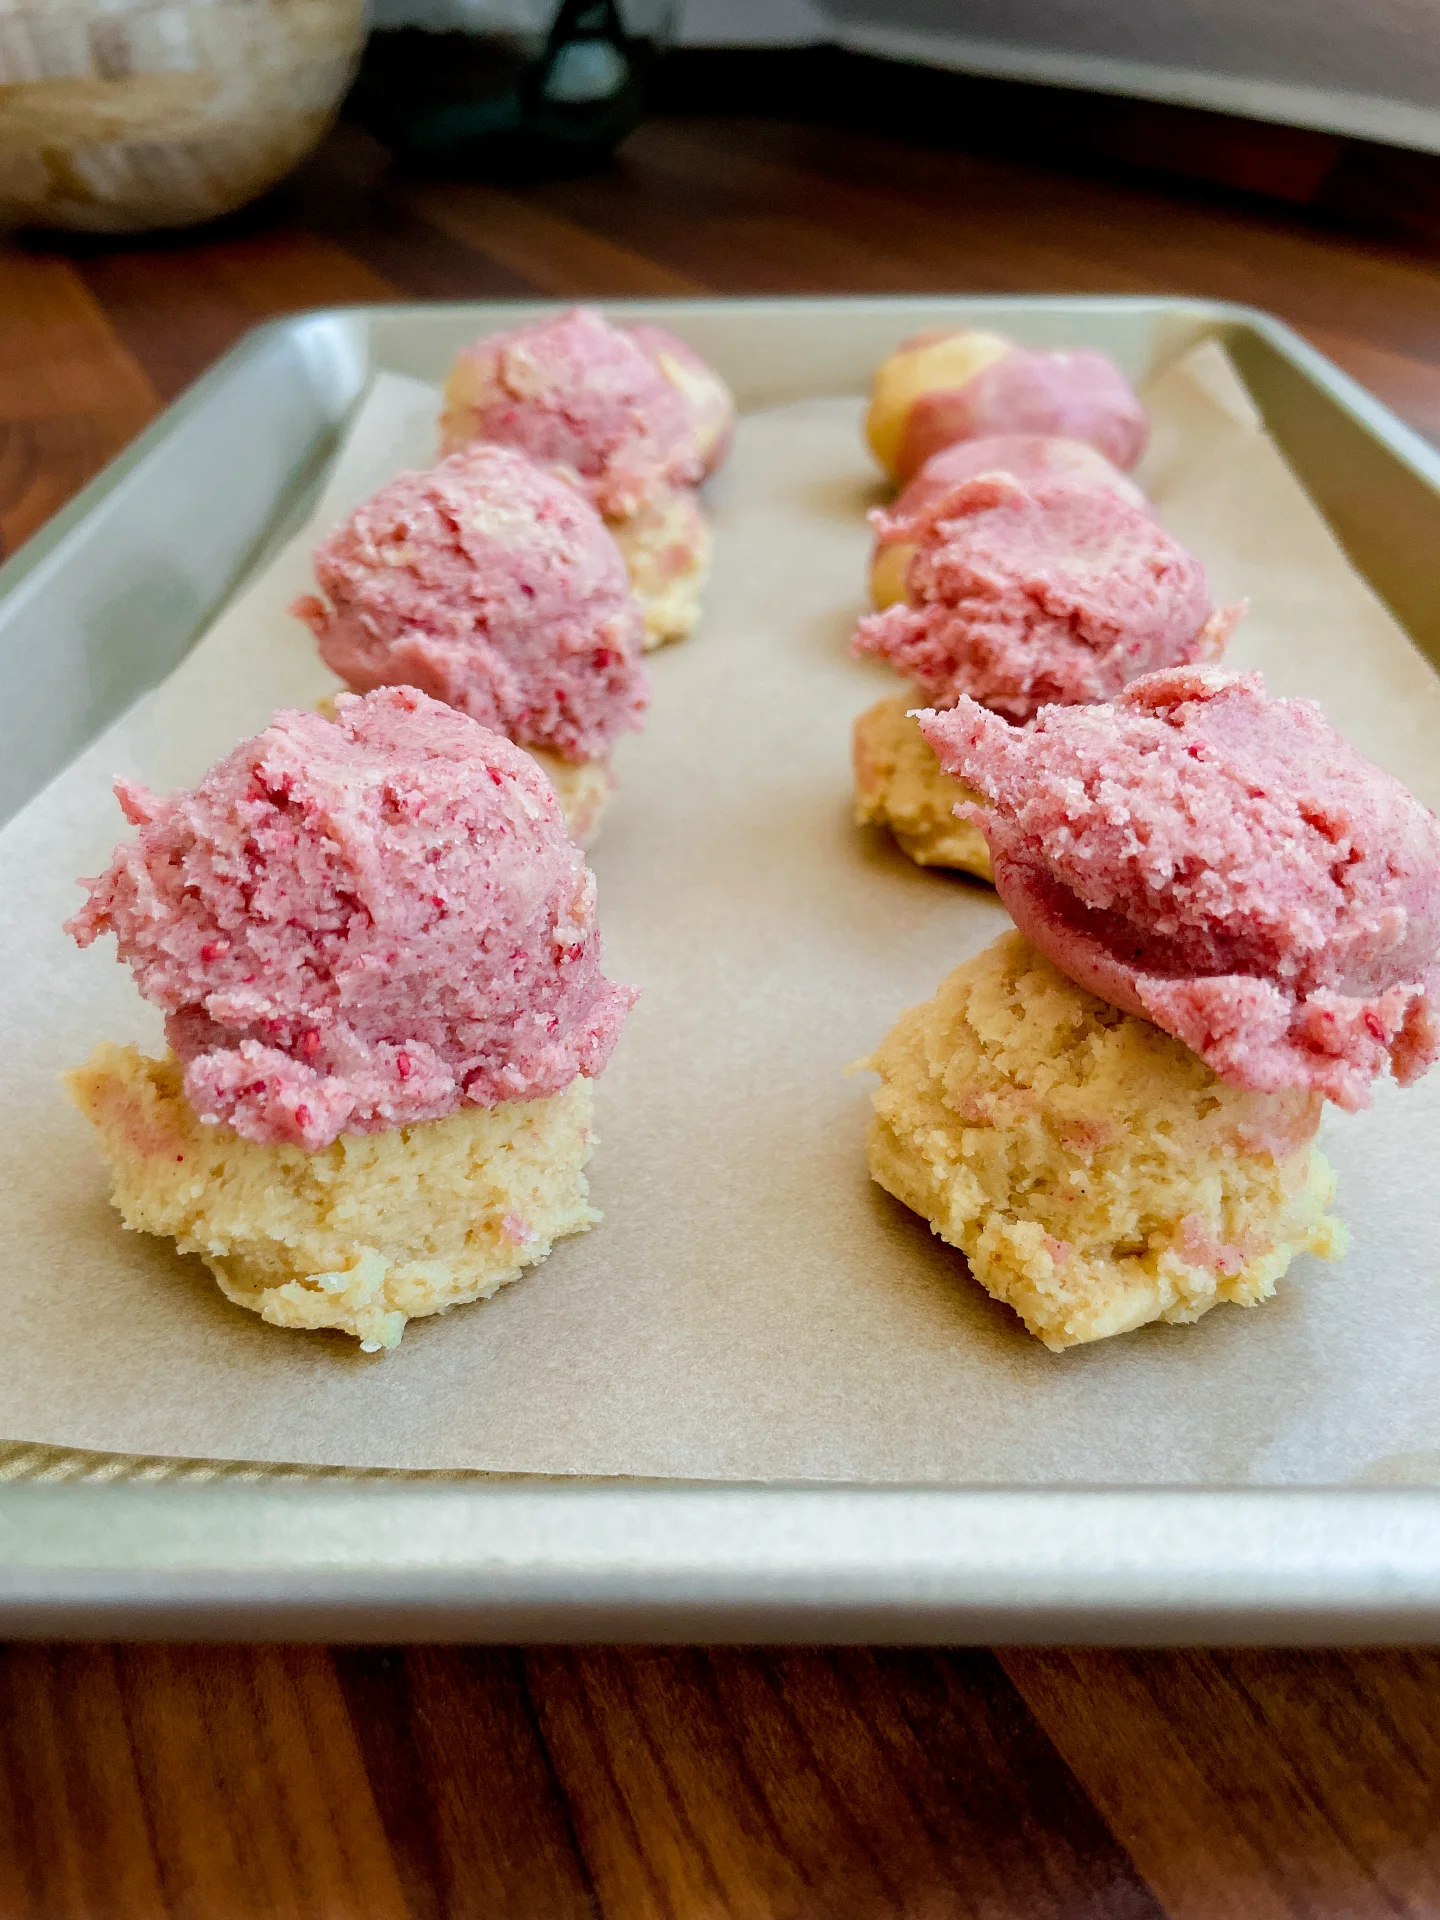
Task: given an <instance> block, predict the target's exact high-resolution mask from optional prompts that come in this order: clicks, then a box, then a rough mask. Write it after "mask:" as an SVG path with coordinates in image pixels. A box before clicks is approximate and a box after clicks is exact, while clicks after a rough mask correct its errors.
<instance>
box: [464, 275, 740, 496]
mask: <svg viewBox="0 0 1440 1920" xmlns="http://www.w3.org/2000/svg"><path fill="white" fill-rule="evenodd" d="M440 428H441V434H442V436H443V451H444V452H445V453H447V454H448V453H455V452H457V451H458V450H459V449H460V448H461V447H463V446H467V445H469V443H470V442H471V441H472V440H493V441H496V442H498V443H499V444H500V445H502V446H508V447H518V448H519V449H520V450H521V452H523V453H528V454H529V455H530V457H531V458H532V459H533V460H538V461H539V462H541V464H542V465H546V466H559V467H563V468H565V469H566V470H567V471H568V472H569V473H571V474H573V475H574V477H575V480H576V482H577V484H578V485H579V486H580V487H581V488H582V489H583V491H584V492H585V494H586V495H587V496H588V498H589V499H590V500H591V501H592V503H593V504H594V505H595V506H596V507H597V508H598V509H599V511H600V512H601V513H603V514H605V515H606V516H607V517H608V518H611V519H620V518H624V517H625V516H627V515H629V514H632V513H634V512H636V511H637V510H638V509H639V508H640V507H642V506H644V505H646V504H647V503H648V502H650V501H652V500H654V499H655V497H656V496H657V495H658V494H659V493H660V492H661V491H662V490H663V489H664V488H666V487H672V486H678V487H687V486H694V485H696V484H697V483H698V482H699V481H700V479H701V477H702V463H701V460H700V456H699V454H698V452H697V451H696V444H695V427H694V421H693V418H692V415H691V411H690V408H689V406H688V405H687V404H686V401H685V400H684V398H683V397H682V395H681V394H680V392H679V390H678V389H677V388H676V387H674V386H672V385H671V383H670V382H669V381H668V380H667V379H666V378H665V376H664V375H663V374H662V373H661V371H660V369H659V368H658V367H657V366H656V364H655V362H654V361H653V360H652V359H651V357H650V355H649V354H648V353H647V352H646V351H645V349H644V348H643V347H642V346H641V345H640V344H639V343H638V342H637V341H635V340H633V339H632V338H631V337H630V335H629V334H628V333H626V332H625V331H624V330H623V329H621V328H619V327H612V326H611V325H610V323H609V322H608V321H607V320H606V319H604V318H603V316H602V315H600V314H599V313H597V312H595V310H594V309H593V308H591V307H575V308H573V309H572V310H571V311H570V312H569V313H563V314H559V315H557V316H556V317H555V318H554V319H550V320H536V321H532V322H531V323H530V324H529V325H528V326H524V327H516V328H514V329H512V330H511V331H509V332H506V333H494V334H490V335H488V336H487V337H486V338H485V339H483V340H477V341H476V342H475V344H474V345H473V346H470V347H466V348H465V349H464V350H463V351H462V352H461V353H460V354H459V355H458V356H457V358H456V361H455V364H454V366H453V367H452V368H451V370H450V377H449V380H448V381H447V382H446V387H445V411H444V412H443V413H442V415H441V417H440Z"/></svg>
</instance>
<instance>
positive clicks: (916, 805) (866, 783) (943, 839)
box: [852, 694, 993, 880]
mask: <svg viewBox="0 0 1440 1920" xmlns="http://www.w3.org/2000/svg"><path fill="white" fill-rule="evenodd" d="M915 704H916V702H915V699H914V698H913V697H911V696H908V695H904V694H902V695H900V696H899V697H897V698H895V699H891V700H880V701H877V702H876V704H875V705H874V706H873V707H870V708H868V709H867V710H866V711H865V712H864V713H862V714H861V715H860V717H859V719H858V720H857V721H856V722H855V731H854V735H853V741H852V746H853V756H854V762H855V821H856V824H857V826H862V827H867V826H878V827H888V828H889V829H890V831H891V833H892V834H893V835H894V836H895V841H896V844H897V845H898V846H899V847H900V849H901V851H902V852H904V853H908V854H909V856H910V858H911V859H912V860H913V861H915V863H916V864H917V865H918V866H922V867H954V868H956V869H958V870H959V871H960V872H962V873H973V874H974V875H975V876H976V877H977V878H978V879H980V880H990V879H992V878H993V875H992V873H991V869H990V849H989V847H987V846H986V844H985V836H984V834H983V833H981V831H980V829H979V827H977V826H976V825H975V823H974V821H973V820H957V819H956V818H955V808H956V807H957V806H958V805H959V804H960V802H961V801H962V800H978V799H979V798H980V796H979V794H977V793H972V792H971V791H970V789H969V788H968V787H966V786H962V785H961V783H960V782H959V781H958V780H952V779H951V777H950V775H949V774H948V773H946V772H945V771H944V769H943V768H942V767H941V765H940V762H939V761H938V760H937V759H936V757H935V749H934V748H933V747H932V746H931V745H930V743H929V742H928V741H927V740H926V738H925V736H924V734H923V733H921V731H920V728H919V726H918V725H917V724H916V722H915V721H914V720H912V719H911V717H910V709H911V708H912V707H913V706H914V705H915Z"/></svg>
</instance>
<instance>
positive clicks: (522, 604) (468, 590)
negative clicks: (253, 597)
mask: <svg viewBox="0 0 1440 1920" xmlns="http://www.w3.org/2000/svg"><path fill="white" fill-rule="evenodd" d="M315 577H316V580H317V582H318V583H319V586H320V590H321V592H322V594H323V595H324V596H325V597H324V599H323V600H322V599H316V598H315V596H314V595H307V596H305V597H304V598H303V599H301V600H297V601H296V603H295V605H294V607H293V609H292V611H293V612H294V613H296V614H298V615H299V617H300V618H301V619H303V620H305V621H306V622H307V624H308V625H309V626H310V628H311V630H312V631H313V632H314V634H315V637H316V639H317V640H318V642H319V645H320V654H321V658H322V659H323V660H324V661H325V664H326V665H327V666H328V667H330V668H331V670H332V671H333V672H335V673H338V674H339V676H340V678H341V679H342V680H344V681H345V682H346V684H347V685H348V686H349V687H351V688H352V689H353V690H354V691H355V692H357V693H366V692H369V691H370V689H371V688H373V687H381V686H413V687H419V688H420V690H421V692H422V693H428V694H430V695H431V697H432V698H434V699H436V700H443V701H444V702H445V703H446V705H447V706H452V707H458V708H459V709H460V710H461V712H462V713H468V714H469V715H470V717H471V719H472V720H478V721H479V722H480V724H481V725H482V726H486V727H492V728H493V729H494V730H495V731H496V732H497V733H503V734H504V735H505V736H506V737H507V739H510V740H514V741H516V742H518V743H519V744H520V745H521V746H527V747H542V748H544V749H545V750H546V751H548V752H551V753H557V754H559V755H560V756H561V757H562V758H564V759H566V760H572V761H577V760H601V759H605V758H608V756H609V754H610V752H611V749H612V748H613V747H614V744H615V741H616V739H617V738H618V737H619V736H620V735H621V734H622V733H624V732H626V731H627V730H630V729H638V728H639V727H640V725H641V724H642V721H643V718H644V713H645V709H646V706H647V704H648V702H649V698H650V681H649V676H648V674H647V673H646V670H645V668H644V666H643V665H642V664H641V653H642V647H643V642H644V618H643V615H642V614H641V611H640V607H639V605H638V603H637V602H636V600H635V597H634V595H633V594H632V593H631V591H630V580H629V576H628V574H627V573H626V570H625V563H624V561H623V560H622V559H621V557H620V551H619V549H618V548H617V547H616V545H615V542H614V540H613V539H612V538H611V536H610V534H609V532H608V531H607V530H606V527H605V524H604V522H603V521H602V520H601V518H600V516H599V514H598V513H596V511H595V509H594V508H593V507H592V506H591V505H590V504H589V502H588V501H587V500H585V499H584V498H582V496H581V495H580V494H578V493H577V492H576V491H575V489H574V488H573V487H570V486H567V485H566V484H565V482H564V481H563V480H560V479H558V478H556V476H555V475H554V474H552V473H548V472H546V471H545V469H544V468H542V467H538V466H536V464H535V463H534V461H533V460H530V459H528V458H527V457H526V456H525V455H524V454H522V453H517V452H515V451H514V450H513V449H511V448H507V447H494V446H487V445H483V444H481V445H475V446H471V447H466V448H465V449H463V450H462V451H461V452H460V453H457V454H453V455H452V456H451V457H450V458H449V459H448V460H443V461H442V462H441V463H440V465H439V466H438V467H434V468H432V469H431V470H430V471H429V472H427V473H402V474H401V475H400V476H399V478H398V479H396V480H392V481H391V482H390V484H389V485H388V486H385V487H382V488H381V489H380V491H379V492H378V493H377V494H375V495H373V496H372V498H370V499H369V500H367V501H366V502H365V503H364V505H363V506H361V507H358V508H357V509H356V510H355V512H354V513H353V514H351V516H350V518H349V519H348V520H347V521H346V522H345V523H344V524H343V525H342V526H340V527H337V528H336V530H335V532H334V533H332V534H331V535H330V536H329V538H328V539H326V540H325V541H323V542H322V543H321V545H320V546H319V547H317V548H316V551H315Z"/></svg>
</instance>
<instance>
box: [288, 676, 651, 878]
mask: <svg viewBox="0 0 1440 1920" xmlns="http://www.w3.org/2000/svg"><path fill="white" fill-rule="evenodd" d="M315 711H316V712H317V713H321V714H323V715H324V716H325V718H326V719H327V720H333V719H334V718H335V696H334V695H333V694H329V693H327V694H326V695H325V697H324V699H323V700H317V701H316V702H315ZM521 752H522V753H528V754H529V756H530V758H531V759H532V760H533V761H534V762H535V764H536V766H537V767H539V769H540V771H541V772H542V773H543V774H544V776H545V778H546V779H547V780H548V781H549V782H550V784H551V786H552V787H553V788H554V789H555V798H556V799H557V800H558V801H559V802H560V812H561V813H562V815H563V816H564V819H565V831H566V832H567V833H568V834H569V835H570V838H571V839H572V840H573V841H574V842H575V844H576V846H577V847H588V846H589V845H590V843H591V841H592V840H593V839H594V838H595V835H596V833H597V832H598V830H599V826H600V816H601V814H602V813H603V812H604V811H605V807H606V803H607V802H608V801H609V798H610V796H611V794H612V793H613V792H614V791H615V776H614V774H613V773H612V772H611V771H610V762H609V761H608V760H562V759H561V758H560V756H559V754H558V753H547V752H546V751H545V749H544V748H543V747H522V748H521Z"/></svg>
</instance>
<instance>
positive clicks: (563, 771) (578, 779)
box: [525, 747, 615, 847]
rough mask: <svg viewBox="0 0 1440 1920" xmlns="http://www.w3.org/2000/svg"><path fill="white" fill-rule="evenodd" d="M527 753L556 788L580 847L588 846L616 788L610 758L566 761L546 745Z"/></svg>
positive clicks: (563, 811)
mask: <svg viewBox="0 0 1440 1920" xmlns="http://www.w3.org/2000/svg"><path fill="white" fill-rule="evenodd" d="M525 752H526V753H528V754H529V756H530V758H531V759H532V760H533V761H534V762H535V764H536V766H537V767H539V769H540V771H541V772H542V773H543V774H544V775H545V778H546V779H547V780H548V781H549V782H550V784H551V786H552V787H554V789H555V797H556V799H557V800H558V801H559V802H560V811H561V813H563V814H564V816H565V828H566V831H567V832H568V833H569V835H570V838H571V839H572V840H573V841H574V842H575V844H576V846H577V847H588V846H589V845H590V843H591V841H592V840H593V839H594V838H595V835H596V833H597V832H598V831H599V828H600V816H601V814H602V813H603V812H604V811H605V806H606V803H607V801H608V800H609V798H610V796H611V794H612V793H613V792H614V791H615V776H614V774H613V773H612V772H611V771H610V763H609V761H608V760H562V759H561V758H560V756H559V754H558V753H546V751H545V749H544V748H543V747H526V748H525Z"/></svg>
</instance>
